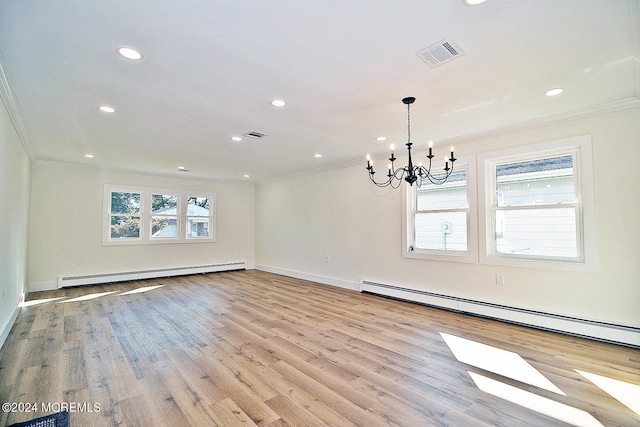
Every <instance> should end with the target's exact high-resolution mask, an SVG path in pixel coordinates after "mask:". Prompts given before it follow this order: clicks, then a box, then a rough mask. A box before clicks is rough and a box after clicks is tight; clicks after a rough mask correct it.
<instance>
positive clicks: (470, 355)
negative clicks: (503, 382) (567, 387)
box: [440, 332, 566, 396]
mask: <svg viewBox="0 0 640 427" xmlns="http://www.w3.org/2000/svg"><path fill="white" fill-rule="evenodd" d="M440 335H441V336H442V338H443V339H444V341H445V343H446V344H447V345H448V346H449V348H450V349H451V351H452V352H453V355H454V356H455V357H456V359H458V361H460V362H462V363H466V364H468V365H471V366H475V367H476V368H480V369H484V370H485V371H489V372H493V373H494V374H498V375H502V376H505V377H508V378H511V379H514V380H517V381H521V382H523V383H526V384H529V385H532V386H536V387H540V388H543V389H545V390H549V391H552V392H554V393H558V394H561V395H563V396H566V394H565V393H564V392H563V391H562V390H560V389H559V388H558V387H556V385H555V384H553V383H552V382H551V381H549V380H548V379H547V378H546V377H545V376H544V375H542V373H540V371H538V370H537V369H536V368H534V367H533V366H531V365H530V364H529V363H528V362H527V361H526V360H524V359H523V358H522V356H520V355H519V354H517V353H514V352H511V351H507V350H503V349H500V348H497V347H493V346H490V345H486V344H482V343H479V342H476V341H472V340H468V339H465V338H460V337H457V336H454V335H449V334H445V333H444V332H440Z"/></svg>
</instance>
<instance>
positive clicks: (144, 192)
mask: <svg viewBox="0 0 640 427" xmlns="http://www.w3.org/2000/svg"><path fill="white" fill-rule="evenodd" d="M112 192H119V193H137V194H140V237H137V238H117V239H113V238H111V232H110V227H111V193H112ZM152 194H165V195H175V196H177V198H178V208H177V224H176V226H177V236H176V237H153V236H152V235H151V218H152V213H151V195H152ZM190 196H194V197H206V198H208V199H209V236H207V237H201V236H198V237H196V238H193V237H187V232H186V231H187V230H186V224H187V208H186V207H187V198H188V197H190ZM216 226H217V224H216V193H210V192H204V191H192V190H176V189H167V188H149V187H133V186H122V185H113V184H105V185H104V188H103V220H102V245H103V246H120V245H123V246H126V245H149V244H152V245H153V244H181V243H205V242H206V243H213V242H215V241H216Z"/></svg>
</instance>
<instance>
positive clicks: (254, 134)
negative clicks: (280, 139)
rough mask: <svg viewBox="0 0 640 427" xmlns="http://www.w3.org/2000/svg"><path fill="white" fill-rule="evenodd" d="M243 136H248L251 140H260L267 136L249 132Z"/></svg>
mask: <svg viewBox="0 0 640 427" xmlns="http://www.w3.org/2000/svg"><path fill="white" fill-rule="evenodd" d="M244 136H248V137H249V138H253V139H260V138H264V137H265V136H267V135H266V134H264V133H261V132H255V131H251V132H247V133H245V134H244Z"/></svg>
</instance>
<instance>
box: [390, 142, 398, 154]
mask: <svg viewBox="0 0 640 427" xmlns="http://www.w3.org/2000/svg"><path fill="white" fill-rule="evenodd" d="M389 148H390V149H391V152H392V153H393V150H395V149H396V146H395V145H394V144H391V145H390V146H389Z"/></svg>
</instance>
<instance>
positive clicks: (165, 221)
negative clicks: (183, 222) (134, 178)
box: [151, 194, 178, 238]
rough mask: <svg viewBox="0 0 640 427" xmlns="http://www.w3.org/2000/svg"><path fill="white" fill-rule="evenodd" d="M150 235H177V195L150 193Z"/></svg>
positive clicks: (173, 236)
mask: <svg viewBox="0 0 640 427" xmlns="http://www.w3.org/2000/svg"><path fill="white" fill-rule="evenodd" d="M151 237H152V238H175V237H178V196H175V195H170V194H152V195H151Z"/></svg>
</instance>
